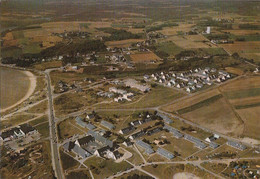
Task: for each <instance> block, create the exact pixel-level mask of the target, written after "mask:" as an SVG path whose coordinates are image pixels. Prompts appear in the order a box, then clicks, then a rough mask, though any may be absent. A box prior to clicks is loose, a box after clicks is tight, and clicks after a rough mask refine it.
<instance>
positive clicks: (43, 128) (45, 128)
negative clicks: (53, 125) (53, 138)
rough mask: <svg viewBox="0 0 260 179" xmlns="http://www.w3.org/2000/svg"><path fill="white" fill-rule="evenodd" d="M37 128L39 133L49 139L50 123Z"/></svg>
mask: <svg viewBox="0 0 260 179" xmlns="http://www.w3.org/2000/svg"><path fill="white" fill-rule="evenodd" d="M35 128H36V129H37V130H38V132H39V133H40V134H41V136H42V137H43V138H45V137H48V136H49V135H50V131H49V123H48V121H46V122H45V123H42V124H40V125H37V126H36V127H35Z"/></svg>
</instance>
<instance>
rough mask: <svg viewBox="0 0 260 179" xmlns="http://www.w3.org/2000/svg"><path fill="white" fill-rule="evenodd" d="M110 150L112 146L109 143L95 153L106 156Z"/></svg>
mask: <svg viewBox="0 0 260 179" xmlns="http://www.w3.org/2000/svg"><path fill="white" fill-rule="evenodd" d="M108 151H110V147H109V146H108V145H106V146H104V147H101V148H99V149H97V150H96V151H95V152H94V155H96V156H98V157H105V155H106V153H107V152H108Z"/></svg>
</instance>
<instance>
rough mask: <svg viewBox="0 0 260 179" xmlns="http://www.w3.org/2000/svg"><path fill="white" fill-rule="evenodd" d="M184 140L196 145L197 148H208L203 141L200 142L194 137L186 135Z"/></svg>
mask: <svg viewBox="0 0 260 179" xmlns="http://www.w3.org/2000/svg"><path fill="white" fill-rule="evenodd" d="M184 139H186V140H188V141H190V142H192V143H194V144H195V146H196V147H197V148H200V149H204V148H206V147H207V146H206V145H205V144H204V143H203V142H202V141H201V140H199V139H197V138H195V137H193V136H190V135H188V134H185V135H184Z"/></svg>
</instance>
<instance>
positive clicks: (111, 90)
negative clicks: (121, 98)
mask: <svg viewBox="0 0 260 179" xmlns="http://www.w3.org/2000/svg"><path fill="white" fill-rule="evenodd" d="M109 92H113V93H117V94H121V95H124V94H126V93H127V91H125V90H122V89H117V88H115V87H110V88H109Z"/></svg>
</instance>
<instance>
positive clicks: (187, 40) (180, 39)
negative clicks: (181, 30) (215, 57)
mask: <svg viewBox="0 0 260 179" xmlns="http://www.w3.org/2000/svg"><path fill="white" fill-rule="evenodd" d="M197 38H202V37H200V36H198V37H197ZM168 40H171V41H173V42H174V43H175V44H176V45H178V46H179V47H181V48H184V49H190V48H211V47H215V46H214V45H212V44H210V43H204V42H202V41H198V40H196V37H190V36H171V37H169V38H168Z"/></svg>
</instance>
